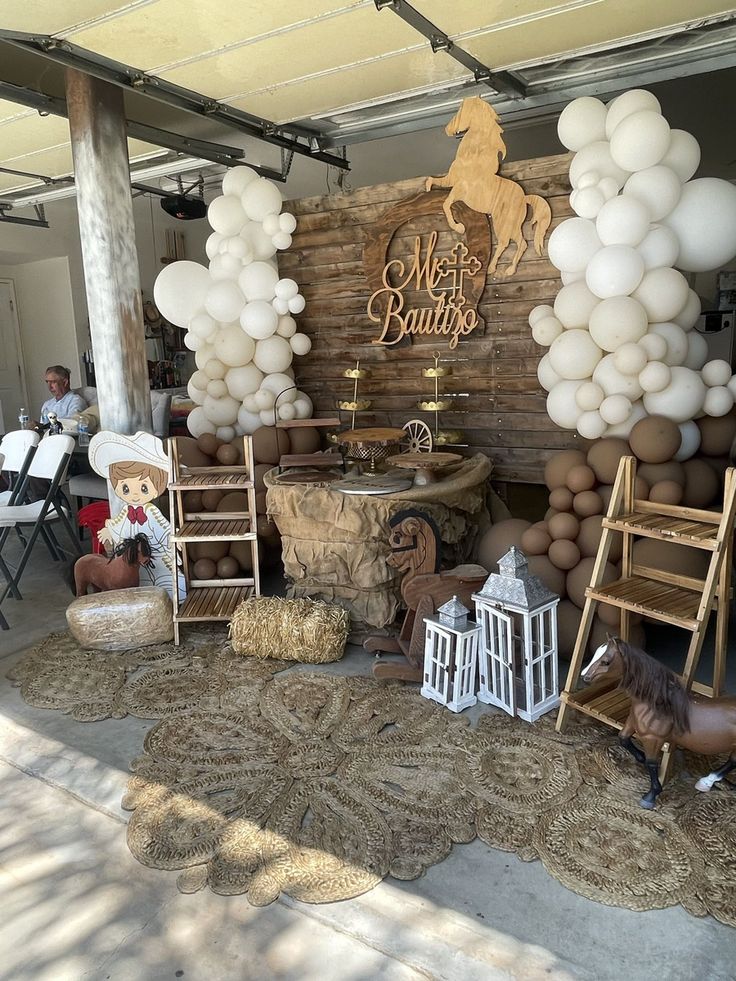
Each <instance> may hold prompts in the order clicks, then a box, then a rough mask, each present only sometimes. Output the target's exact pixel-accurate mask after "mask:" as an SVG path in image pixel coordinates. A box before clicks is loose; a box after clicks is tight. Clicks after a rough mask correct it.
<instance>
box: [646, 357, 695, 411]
mask: <svg viewBox="0 0 736 981" xmlns="http://www.w3.org/2000/svg"><path fill="white" fill-rule="evenodd" d="M707 391H708V389H707V388H706V387H705V385H704V384H703V380H702V378H701V377H700V375H699V374H698V373H697V372H695V371H692V370H691V369H690V368H683V367H680V366H676V367H674V368H672V380H671V381H670V383H669V385H668V386H667V388H664V389H662V391H661V392H649V393H647V394H646V395H645V396H644V406H645V408H646V410H647V412H648V413H649V414H650V415H653V416H667V418H668V419H672V420H673V422H678V423H679V422H688V421H689V420H690V419H693V418H694V417H695V416H697V415H698V413H699V412H700V411H701V409H702V408H703V403H704V401H705V395H706V392H707Z"/></svg>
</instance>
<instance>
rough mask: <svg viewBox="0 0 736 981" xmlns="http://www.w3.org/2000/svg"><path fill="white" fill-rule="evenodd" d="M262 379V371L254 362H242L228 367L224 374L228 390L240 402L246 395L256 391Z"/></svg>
mask: <svg viewBox="0 0 736 981" xmlns="http://www.w3.org/2000/svg"><path fill="white" fill-rule="evenodd" d="M262 381H263V372H262V371H261V370H260V369H259V368H256V366H255V365H254V364H242V365H238V366H237V367H235V368H230V369H229V370H228V372H227V374H226V375H225V384H226V385H227V390H228V392H229V393H230V394H231V395H232V397H233V398H234V399H238V400H239V401H241V402H242V401H243V399H244V398H246V396H248V395H252V394H253V393H254V392H257V391H258V389H259V388H260V386H261V382H262Z"/></svg>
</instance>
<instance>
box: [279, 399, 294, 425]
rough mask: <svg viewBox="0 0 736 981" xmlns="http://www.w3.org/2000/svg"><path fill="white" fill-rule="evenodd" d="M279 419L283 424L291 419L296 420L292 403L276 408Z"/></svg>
mask: <svg viewBox="0 0 736 981" xmlns="http://www.w3.org/2000/svg"><path fill="white" fill-rule="evenodd" d="M278 416H279V419H283V420H284V422H290V421H291V420H292V419H296V409H295V408H294V405H293V403H291V402H286V403H285V404H284V405H280V406H279V408H278Z"/></svg>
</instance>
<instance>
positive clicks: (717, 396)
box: [703, 385, 733, 418]
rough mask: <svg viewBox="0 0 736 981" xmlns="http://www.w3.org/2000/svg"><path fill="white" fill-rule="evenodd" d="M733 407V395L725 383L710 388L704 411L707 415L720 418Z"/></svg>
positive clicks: (706, 395) (706, 394)
mask: <svg viewBox="0 0 736 981" xmlns="http://www.w3.org/2000/svg"><path fill="white" fill-rule="evenodd" d="M732 408H733V395H732V394H731V392H730V391H729V389H727V388H726V387H725V385H716V386H715V387H714V388H709V389H708V391H707V392H706V393H705V401H704V402H703V412H705V414H706V415H707V416H714V417H715V418H719V417H720V416H725V415H727V414H728V413H729V412H730V411H731V409H732Z"/></svg>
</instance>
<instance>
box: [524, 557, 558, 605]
mask: <svg viewBox="0 0 736 981" xmlns="http://www.w3.org/2000/svg"><path fill="white" fill-rule="evenodd" d="M528 562H529V571H530V572H531V574H532V575H533V576H539V578H540V579H541V580H542V582H543V583H544V585H545V586H546V587H547V589H549V590H551V591H552V592H553V593H555V594H556V595H557V596H559V597H560V599H564V597H565V573H564V572H563V571H562V570H561V569H558V568H557V566H554V565H552V563H551V562H550V560H549V559H548V558H547V556H546V555H530V556H529V557H528Z"/></svg>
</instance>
